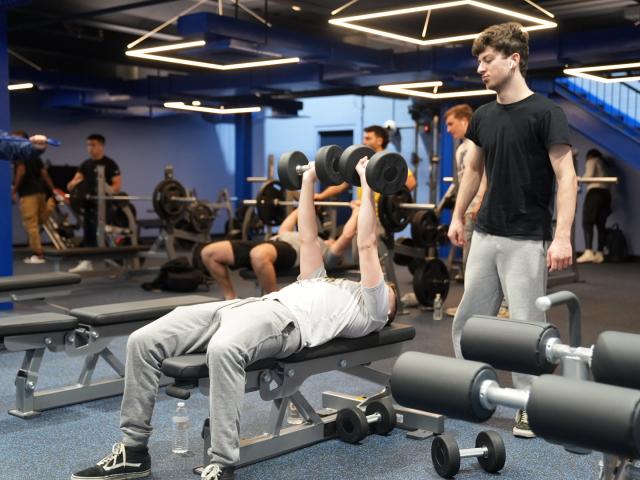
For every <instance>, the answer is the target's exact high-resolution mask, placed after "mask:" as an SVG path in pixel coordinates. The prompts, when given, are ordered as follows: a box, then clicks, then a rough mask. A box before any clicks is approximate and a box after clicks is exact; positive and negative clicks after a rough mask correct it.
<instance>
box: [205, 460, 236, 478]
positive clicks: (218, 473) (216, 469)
mask: <svg viewBox="0 0 640 480" xmlns="http://www.w3.org/2000/svg"><path fill="white" fill-rule="evenodd" d="M233 470H234V469H233V468H232V467H226V468H223V467H221V466H220V465H218V464H217V463H212V464H211V465H207V466H206V467H205V468H204V470H203V471H202V473H201V474H200V479H201V480H233V479H234V478H235V475H234V474H233Z"/></svg>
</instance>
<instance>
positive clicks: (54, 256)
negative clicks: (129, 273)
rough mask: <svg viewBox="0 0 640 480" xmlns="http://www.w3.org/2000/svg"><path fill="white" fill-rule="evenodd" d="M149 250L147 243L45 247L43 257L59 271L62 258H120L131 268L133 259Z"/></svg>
mask: <svg viewBox="0 0 640 480" xmlns="http://www.w3.org/2000/svg"><path fill="white" fill-rule="evenodd" d="M147 250H149V246H148V245H127V246H124V247H78V248H66V249H64V250H57V249H55V248H50V247H45V248H44V258H45V259H47V260H51V261H52V262H53V269H54V271H56V272H59V271H60V264H61V263H62V261H63V260H66V259H73V258H80V259H83V260H114V259H117V260H122V261H123V263H124V264H125V265H127V264H128V265H129V267H130V268H133V261H134V260H136V259H137V258H139V257H140V254H141V253H142V252H146V251H147Z"/></svg>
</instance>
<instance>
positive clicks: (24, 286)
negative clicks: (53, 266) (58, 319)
mask: <svg viewBox="0 0 640 480" xmlns="http://www.w3.org/2000/svg"><path fill="white" fill-rule="evenodd" d="M81 280H82V277H81V276H80V275H78V274H76V273H61V272H55V273H51V272H49V273H30V274H28V275H13V276H10V277H0V302H21V301H25V300H35V299H38V300H39V299H43V298H49V297H58V296H61V295H69V294H70V293H71V288H70V285H75V284H76V283H80V281H81Z"/></svg>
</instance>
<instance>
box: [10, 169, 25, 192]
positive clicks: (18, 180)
mask: <svg viewBox="0 0 640 480" xmlns="http://www.w3.org/2000/svg"><path fill="white" fill-rule="evenodd" d="M23 178H24V173H23V172H20V171H18V172H16V178H15V180H14V182H13V190H12V192H13V193H17V192H18V190H20V185H22V179H23Z"/></svg>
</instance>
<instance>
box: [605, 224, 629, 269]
mask: <svg viewBox="0 0 640 480" xmlns="http://www.w3.org/2000/svg"><path fill="white" fill-rule="evenodd" d="M604 253H605V257H606V259H607V261H608V262H615V263H619V262H626V261H627V257H628V256H629V250H628V249H627V240H626V239H625V238H624V234H623V233H622V230H620V227H619V226H618V224H617V223H616V224H615V225H614V226H613V227H611V228H607V231H606V236H605V241H604Z"/></svg>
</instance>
